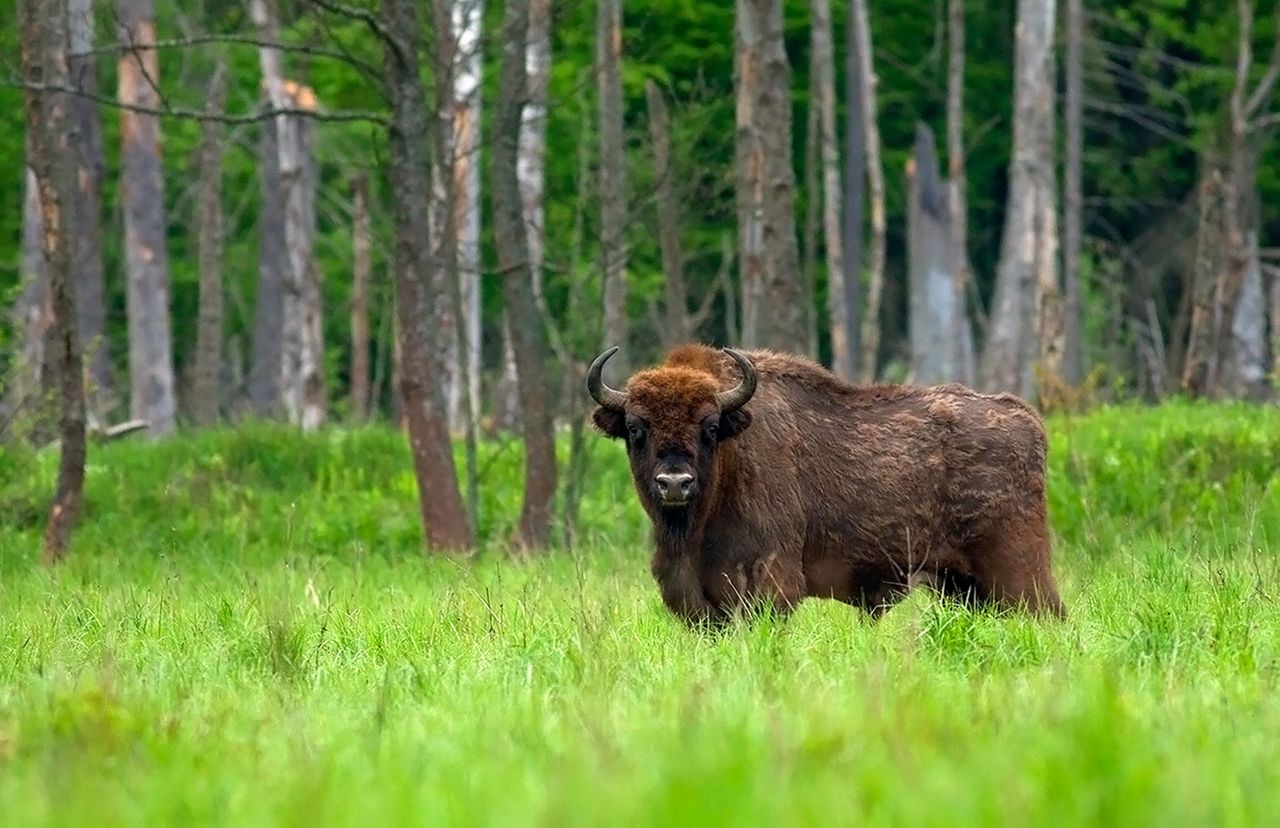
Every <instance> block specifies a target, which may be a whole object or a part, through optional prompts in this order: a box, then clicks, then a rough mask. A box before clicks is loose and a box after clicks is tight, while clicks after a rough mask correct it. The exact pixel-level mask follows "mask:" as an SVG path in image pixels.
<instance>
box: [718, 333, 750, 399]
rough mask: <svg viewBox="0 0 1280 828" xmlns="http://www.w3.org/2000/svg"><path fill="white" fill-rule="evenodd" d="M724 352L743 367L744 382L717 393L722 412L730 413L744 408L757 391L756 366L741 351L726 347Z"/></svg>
mask: <svg viewBox="0 0 1280 828" xmlns="http://www.w3.org/2000/svg"><path fill="white" fill-rule="evenodd" d="M724 352H725V353H726V354H728V355H729V356H731V357H733V361H734V362H736V363H738V367H739V368H741V369H742V382H740V383H738V385H737V387H735V388H730V389H729V390H728V391H721V392H719V393H718V394H716V405H718V406H720V411H721V413H723V414H728V413H729V412H730V411H737V410H738V409H739V408H742V406H744V405H746V404H747V400H749V399H751V395H752V394H754V393H756V367H755V366H754V365H752V364H751V360H749V359H747V357H746V355H745V354H743V353H742V352H741V351H735V350H734V349H732V348H725V349H724Z"/></svg>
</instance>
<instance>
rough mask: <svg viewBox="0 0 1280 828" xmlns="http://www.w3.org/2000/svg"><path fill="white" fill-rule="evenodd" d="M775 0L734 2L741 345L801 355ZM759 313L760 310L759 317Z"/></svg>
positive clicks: (784, 78) (785, 76)
mask: <svg viewBox="0 0 1280 828" xmlns="http://www.w3.org/2000/svg"><path fill="white" fill-rule="evenodd" d="M782 33H783V32H782V3H781V0H737V4H736V14H735V22H734V39H735V43H734V52H735V56H734V75H733V80H734V94H735V97H736V124H737V129H736V134H735V145H736V153H735V154H736V166H737V200H738V234H739V245H740V247H741V252H740V254H739V260H740V262H741V268H742V283H743V338H744V343H745V344H747V345H762V346H764V347H768V348H775V349H777V350H782V351H796V350H803V346H804V340H805V325H804V317H803V314H802V312H801V308H800V301H799V298H800V254H799V250H798V249H797V247H796V225H795V172H794V170H792V168H791V67H790V65H789V64H788V63H787V53H786V50H785V49H784V48H783V40H782ZM766 309H767V311H766Z"/></svg>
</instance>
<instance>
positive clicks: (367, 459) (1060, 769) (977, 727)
mask: <svg viewBox="0 0 1280 828" xmlns="http://www.w3.org/2000/svg"><path fill="white" fill-rule="evenodd" d="M1050 430H1051V441H1052V448H1051V463H1052V469H1051V480H1050V497H1051V503H1052V510H1053V519H1054V528H1055V533H1056V535H1057V552H1056V555H1057V559H1056V560H1057V569H1058V573H1059V575H1060V579H1061V582H1062V586H1063V593H1064V598H1065V599H1066V601H1067V603H1068V605H1069V607H1070V610H1071V617H1070V619H1069V620H1068V621H1066V622H1061V623H1056V622H1055V623H1036V622H1033V621H1031V620H1029V619H1027V618H1025V617H1021V616H1011V617H994V616H991V615H981V614H978V615H975V614H971V613H969V612H967V611H964V610H962V609H957V608H953V607H950V606H945V605H941V604H939V603H938V602H936V601H935V600H934V599H933V598H932V597H931V596H929V595H928V594H927V593H919V594H916V595H914V596H913V597H912V598H911V599H910V600H909V601H907V602H906V603H904V604H903V605H901V606H899V607H898V608H896V609H895V610H893V611H892V612H890V613H889V614H888V615H887V616H886V617H885V618H884V619H883V620H882V621H880V622H879V623H877V624H872V623H870V622H869V621H868V620H867V619H866V617H865V616H863V615H860V614H859V613H857V612H855V611H853V610H851V609H850V608H848V607H845V606H843V605H839V604H834V603H830V602H810V603H807V604H805V605H804V606H803V607H802V608H801V609H800V611H799V612H798V613H797V614H796V615H795V616H794V617H793V618H792V619H791V620H790V621H789V622H787V623H776V622H772V621H768V620H765V621H761V622H759V623H756V624H753V625H744V626H740V627H736V628H732V629H731V630H730V631H728V632H727V633H726V634H724V635H721V636H717V637H705V636H700V635H696V634H693V633H691V632H689V631H687V630H686V629H684V628H683V627H682V626H680V625H679V624H678V623H676V622H675V621H673V620H672V619H671V618H670V617H668V615H667V613H666V612H665V610H664V609H663V607H662V605H661V602H660V601H659V598H658V596H657V592H656V589H655V588H654V586H653V584H652V583H651V581H650V579H649V575H648V571H647V566H648V546H647V526H646V524H645V523H644V521H643V519H642V515H641V513H640V511H639V508H638V506H637V505H636V503H635V499H634V495H633V494H632V493H631V491H630V489H629V483H628V481H627V478H626V470H625V467H624V463H623V461H622V457H621V452H620V450H619V449H618V447H617V446H616V445H613V444H605V443H604V442H603V441H597V442H598V443H599V445H597V446H596V447H595V449H594V459H593V463H594V466H593V471H592V474H591V478H590V479H591V490H590V492H589V494H588V497H587V502H586V505H585V507H584V525H583V530H582V537H581V540H580V542H579V543H578V544H577V545H576V547H575V549H573V550H572V551H568V550H560V551H557V552H555V553H554V554H552V555H550V556H548V557H546V558H545V559H542V560H538V561H536V562H534V563H532V564H530V565H516V564H512V563H509V562H507V561H506V560H505V559H504V558H503V555H502V554H501V548H500V540H501V538H502V537H503V536H504V535H505V533H506V531H507V529H508V527H509V524H510V522H511V521H512V520H513V519H514V517H515V515H516V513H517V511H518V504H519V487H518V485H517V482H516V481H518V479H519V477H518V468H517V466H518V457H517V452H516V451H515V450H514V449H512V448H507V449H503V448H500V447H497V446H486V447H485V450H484V458H483V462H484V465H485V470H484V501H483V509H484V514H485V516H486V517H485V520H484V522H483V525H482V530H483V533H484V534H485V535H486V536H487V537H489V538H491V539H492V540H491V541H490V542H489V544H488V545H487V546H486V548H485V549H484V550H482V552H481V553H480V555H479V556H478V557H477V559H476V560H474V561H467V562H461V561H449V560H444V559H438V558H434V559H426V558H424V557H423V555H422V553H421V551H420V545H419V543H420V542H419V538H420V533H419V529H418V526H417V523H416V512H415V502H414V501H415V494H414V489H413V482H412V478H411V477H410V475H409V472H408V463H407V456H406V450H405V448H404V446H403V444H402V442H401V440H400V438H399V437H398V436H397V435H395V434H394V433H391V432H388V431H383V430H374V429H370V430H363V431H359V432H338V431H333V432H329V433H326V434H324V435H320V436H316V437H302V436H299V435H296V434H293V433H291V432H289V431H286V430H283V429H276V428H266V427H251V428H246V429H243V430H241V431H238V432H232V431H227V432H221V433H212V434H207V435H203V436H193V437H183V438H180V439H175V440H171V441H169V442H166V443H163V444H160V445H156V446H147V445H143V444H120V445H114V446H111V447H109V448H106V449H103V450H101V451H96V452H94V454H93V456H92V457H91V462H92V465H91V468H90V470H89V478H88V493H87V497H88V505H87V510H86V514H85V518H84V521H83V523H82V525H81V528H80V530H79V533H78V535H77V538H76V543H75V547H74V550H73V553H72V555H73V557H72V559H71V560H70V562H69V563H67V564H66V565H65V566H61V567H59V568H57V569H56V570H54V571H48V570H46V569H44V568H42V567H40V566H39V565H38V563H37V555H38V538H39V530H40V527H39V521H40V519H41V518H42V512H43V503H44V498H45V497H46V495H47V492H48V490H49V488H48V487H49V486H50V485H51V478H52V460H53V458H52V457H49V456H45V457H41V458H38V459H33V457H32V456H30V455H20V454H14V453H12V452H10V453H7V454H0V823H3V824H7V825H23V826H27V825H40V824H61V825H115V824H129V825H156V824H161V823H170V824H173V823H177V824H182V825H196V824H222V825H235V826H242V825H257V824H294V825H307V826H313V825H378V824H395V823H400V824H423V825H428V824H429V825H449V824H491V825H524V824H535V825H567V824H608V825H632V824H661V825H700V824H711V825H714V824H734V825H739V824H762V825H763V824H768V825H777V824H799V823H809V824H816V823H824V824H826V823H831V824H848V825H866V824H884V825H917V824H927V825H959V824H972V825H993V824H1007V825H1059V824H1090V825H1152V824H1160V825H1204V824H1225V825H1262V824H1276V822H1277V820H1278V819H1280V688H1278V687H1277V682H1278V679H1280V548H1278V545H1280V412H1277V411H1276V410H1275V409H1262V408H1246V407H1221V406H1218V407H1208V406H1191V405H1185V404H1177V405H1169V406H1165V407H1163V408H1160V409H1154V410H1140V409H1111V410H1103V411H1099V412H1095V413H1093V414H1090V415H1087V416H1085V417H1081V418H1075V419H1059V420H1055V421H1053V422H1052V423H1051V429H1050Z"/></svg>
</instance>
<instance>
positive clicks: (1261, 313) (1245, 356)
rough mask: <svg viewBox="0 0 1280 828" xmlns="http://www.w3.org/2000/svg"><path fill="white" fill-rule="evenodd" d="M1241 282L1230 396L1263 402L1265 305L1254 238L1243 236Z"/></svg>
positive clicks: (1233, 323)
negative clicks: (1244, 237) (1242, 277)
mask: <svg viewBox="0 0 1280 828" xmlns="http://www.w3.org/2000/svg"><path fill="white" fill-rule="evenodd" d="M1245 250H1246V258H1245V272H1244V281H1243V284H1241V286H1240V299H1239V300H1238V301H1237V302H1236V308H1235V314H1234V318H1233V319H1232V321H1231V339H1232V340H1233V341H1232V348H1231V357H1232V360H1231V365H1230V369H1231V370H1230V385H1229V386H1228V390H1229V391H1230V393H1231V394H1232V396H1236V397H1244V398H1248V399H1254V400H1261V399H1265V397H1266V394H1267V381H1266V380H1267V344H1266V340H1267V336H1266V327H1267V310H1266V307H1267V303H1266V295H1265V293H1264V291H1263V287H1262V262H1261V260H1260V259H1259V256H1258V235H1257V233H1256V232H1254V231H1250V232H1249V233H1248V234H1247V239H1246V241H1245Z"/></svg>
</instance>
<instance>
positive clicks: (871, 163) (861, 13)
mask: <svg viewBox="0 0 1280 828" xmlns="http://www.w3.org/2000/svg"><path fill="white" fill-rule="evenodd" d="M849 14H850V15H851V16H852V17H853V22H852V24H851V25H852V26H853V37H854V40H855V41H856V50H855V51H856V52H857V60H858V75H859V77H858V81H859V83H860V84H861V86H862V88H861V90H860V93H859V100H860V101H861V103H862V122H863V129H864V130H865V144H866V150H867V180H868V182H869V183H870V185H871V255H870V260H869V263H868V267H867V274H868V276H867V308H866V314H865V315H863V317H862V344H861V346H860V348H859V351H860V352H861V355H862V377H863V379H864V380H867V381H872V380H874V379H875V377H876V363H877V360H878V357H879V351H880V297H881V295H882V294H883V293H884V256H885V238H886V228H885V212H884V165H883V163H882V162H881V160H880V127H879V125H878V123H877V121H876V74H875V62H874V61H873V60H872V52H871V21H870V19H869V17H868V15H867V2H866V0H853V2H852V3H851V4H850V6H849Z"/></svg>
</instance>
